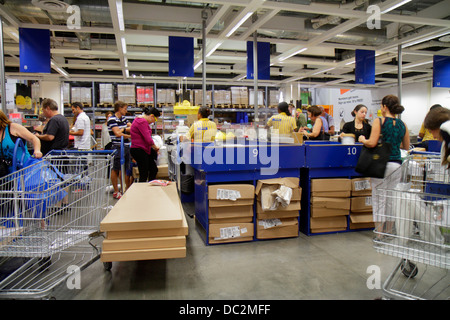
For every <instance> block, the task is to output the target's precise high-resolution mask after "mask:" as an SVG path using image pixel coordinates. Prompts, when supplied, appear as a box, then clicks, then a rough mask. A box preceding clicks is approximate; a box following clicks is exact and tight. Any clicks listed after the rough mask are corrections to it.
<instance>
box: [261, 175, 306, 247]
mask: <svg viewBox="0 0 450 320" xmlns="http://www.w3.org/2000/svg"><path fill="white" fill-rule="evenodd" d="M281 186H284V187H287V188H290V189H291V190H292V195H291V198H290V201H289V204H287V203H285V205H281V204H279V205H278V206H274V203H276V202H277V201H278V200H277V199H276V195H274V194H273V192H274V191H276V190H279V189H280V187H281ZM301 192H302V190H301V188H300V187H299V178H293V177H292V178H275V179H266V180H259V181H258V183H257V185H256V189H255V194H256V199H257V201H256V215H257V216H256V238H257V239H272V238H288V237H297V236H298V232H299V228H298V217H299V210H300V209H301V205H300V201H301ZM271 209H274V210H271Z"/></svg>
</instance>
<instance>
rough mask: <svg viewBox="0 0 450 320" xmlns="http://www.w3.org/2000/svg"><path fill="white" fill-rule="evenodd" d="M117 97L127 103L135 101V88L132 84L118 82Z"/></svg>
mask: <svg viewBox="0 0 450 320" xmlns="http://www.w3.org/2000/svg"><path fill="white" fill-rule="evenodd" d="M117 99H118V100H120V101H123V102H125V103H128V104H134V103H136V89H135V86H134V84H118V85H117Z"/></svg>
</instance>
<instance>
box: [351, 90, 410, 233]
mask: <svg viewBox="0 0 450 320" xmlns="http://www.w3.org/2000/svg"><path fill="white" fill-rule="evenodd" d="M404 110H405V108H404V107H403V106H401V105H400V100H399V99H398V98H397V97H396V96H394V95H387V96H385V97H384V98H383V99H382V100H381V115H382V117H381V118H380V119H379V120H378V119H375V121H374V122H373V125H372V132H371V134H370V137H369V139H366V138H365V137H364V136H360V137H359V142H361V143H363V144H364V146H366V147H368V148H374V147H375V146H376V145H377V144H378V140H379V139H380V137H382V139H383V142H384V143H389V144H390V145H391V153H390V156H389V161H388V163H387V165H386V170H385V172H384V177H387V176H389V175H391V174H394V175H395V176H391V178H390V179H389V180H390V181H391V182H392V185H390V186H388V187H392V188H395V186H396V185H397V184H398V183H399V182H400V178H401V173H400V170H397V171H396V169H398V168H399V167H400V166H401V163H402V159H401V153H400V148H401V149H405V150H409V132H408V128H407V126H406V124H405V123H404V122H403V121H402V120H400V119H398V118H397V116H398V115H400V114H401V113H402V112H403V111H404ZM382 182H383V179H379V178H371V184H372V209H373V221H374V223H375V229H376V230H377V231H378V232H379V233H377V237H378V235H379V234H386V235H389V234H392V232H393V227H394V217H392V218H389V215H392V210H391V204H390V203H389V202H388V203H386V198H385V197H380V196H379V195H378V194H377V191H376V186H377V185H379V184H380V183H382ZM375 240H380V239H378V238H377V239H375Z"/></svg>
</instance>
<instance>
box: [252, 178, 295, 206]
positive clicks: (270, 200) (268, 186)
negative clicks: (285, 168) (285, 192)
mask: <svg viewBox="0 0 450 320" xmlns="http://www.w3.org/2000/svg"><path fill="white" fill-rule="evenodd" d="M299 182H300V179H299V178H295V177H288V178H275V179H265V180H258V182H257V184H256V188H255V194H256V198H257V199H258V202H260V204H261V207H262V209H263V210H268V209H269V208H271V207H272V205H273V204H274V202H275V201H276V196H275V195H273V194H272V192H274V191H275V190H277V189H279V188H280V186H286V187H289V188H291V189H292V196H291V200H290V202H291V203H292V202H294V203H296V202H298V203H300V200H301V195H302V190H301V188H300V187H299ZM278 209H281V210H294V209H295V208H289V209H282V206H281V205H278ZM298 210H300V208H299V209H298Z"/></svg>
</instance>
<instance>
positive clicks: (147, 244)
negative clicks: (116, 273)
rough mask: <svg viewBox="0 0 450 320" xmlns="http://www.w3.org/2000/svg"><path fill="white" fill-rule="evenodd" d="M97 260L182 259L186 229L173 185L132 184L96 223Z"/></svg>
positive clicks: (184, 254) (184, 249)
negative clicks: (99, 243) (99, 237)
mask: <svg viewBox="0 0 450 320" xmlns="http://www.w3.org/2000/svg"><path fill="white" fill-rule="evenodd" d="M100 231H102V232H106V239H105V240H104V242H103V250H102V254H101V261H103V262H113V261H135V260H152V259H173V258H184V257H186V236H187V234H188V226H187V221H186V217H185V215H184V210H183V208H182V206H181V202H180V199H179V197H178V192H177V188H176V185H175V184H174V183H171V184H169V185H168V186H152V185H150V184H148V183H144V182H143V183H138V182H135V183H133V184H132V185H131V187H130V188H129V189H128V190H127V191H126V192H125V193H124V195H123V196H122V198H120V200H119V201H117V203H116V204H115V206H114V207H113V208H112V209H111V211H110V212H109V213H108V214H107V215H106V216H105V218H104V219H103V220H102V221H101V223H100Z"/></svg>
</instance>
